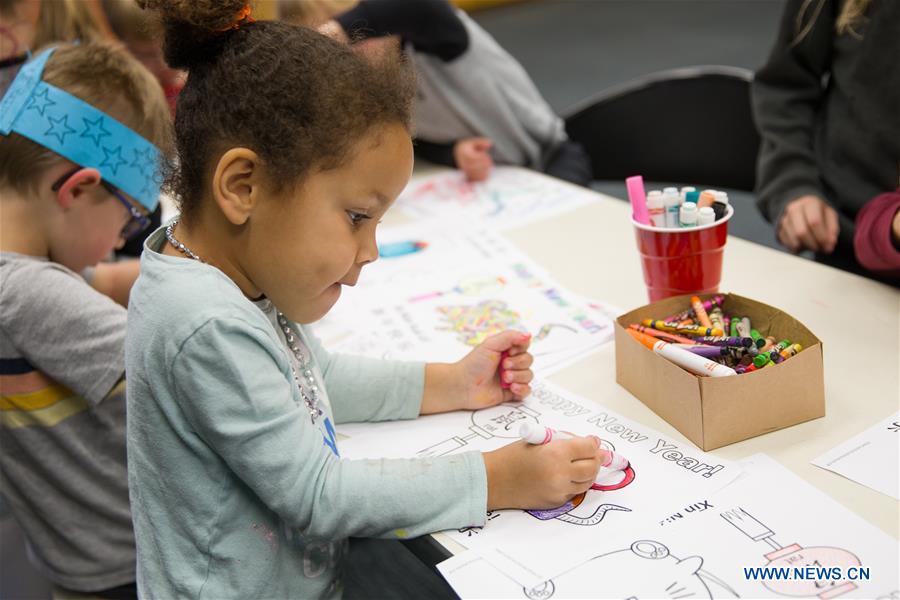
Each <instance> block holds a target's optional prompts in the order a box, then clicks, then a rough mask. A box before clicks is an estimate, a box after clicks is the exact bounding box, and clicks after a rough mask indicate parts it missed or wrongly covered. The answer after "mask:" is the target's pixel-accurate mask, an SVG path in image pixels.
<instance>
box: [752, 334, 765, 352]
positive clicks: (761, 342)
mask: <svg viewBox="0 0 900 600" xmlns="http://www.w3.org/2000/svg"><path fill="white" fill-rule="evenodd" d="M750 337H752V338H753V341H754V343H755V344H756V347H757V348H762V347H763V346H765V345H766V340H764V339H763V336H761V335H760V334H759V332H758V331H757V330H755V329H751V330H750Z"/></svg>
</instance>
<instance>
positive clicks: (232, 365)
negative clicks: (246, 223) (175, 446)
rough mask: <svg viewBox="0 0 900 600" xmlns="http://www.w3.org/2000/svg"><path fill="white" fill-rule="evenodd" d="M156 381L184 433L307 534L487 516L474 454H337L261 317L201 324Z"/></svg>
mask: <svg viewBox="0 0 900 600" xmlns="http://www.w3.org/2000/svg"><path fill="white" fill-rule="evenodd" d="M160 377H166V378H167V379H169V381H171V382H172V385H173V386H174V387H173V392H174V393H173V397H174V398H175V399H176V401H177V402H178V407H177V410H178V412H179V414H183V415H184V417H183V418H185V419H186V421H187V422H186V424H185V426H184V429H185V431H187V432H189V434H188V435H190V436H191V437H194V436H197V437H198V438H199V440H202V443H203V444H204V445H205V446H208V447H209V448H211V449H212V450H213V451H214V453H215V456H216V457H217V458H216V461H217V465H218V464H221V463H219V462H218V461H219V460H221V461H223V463H224V465H226V466H227V471H228V472H230V473H231V474H232V476H233V477H234V478H236V479H239V480H240V482H241V485H246V486H248V487H249V488H250V489H252V490H253V493H254V494H255V495H256V496H257V497H258V498H259V499H260V501H261V502H262V503H264V504H265V505H266V506H267V507H268V508H269V509H271V510H273V511H275V512H276V513H277V514H278V515H279V516H280V517H281V518H282V519H283V520H284V521H285V522H286V523H287V524H288V525H289V526H291V527H297V528H299V529H300V531H301V532H302V534H303V535H305V536H307V537H308V538H310V539H316V538H319V539H339V538H342V537H347V536H352V535H359V536H390V535H392V534H393V535H398V536H400V535H401V533H399V532H397V533H394V532H395V530H397V529H398V528H402V529H404V530H405V532H406V534H408V535H410V536H414V535H421V534H424V533H428V532H431V531H438V530H441V529H447V528H454V527H463V526H467V525H479V524H482V523H483V522H484V519H485V510H486V506H487V479H486V474H485V466H484V461H483V459H482V457H481V454H480V453H477V452H469V453H466V454H462V455H457V456H450V457H441V458H438V459H435V460H430V461H427V462H426V461H422V460H375V461H372V460H368V461H349V460H343V461H342V460H340V459H339V458H338V457H337V456H336V455H335V454H334V453H333V451H332V450H331V448H330V446H331V444H332V443H333V440H332V439H330V436H329V435H328V434H327V433H326V432H327V429H328V427H327V425H324V426H323V423H324V421H322V422H321V423H319V424H318V426H317V425H313V424H312V422H311V420H310V417H309V413H308V411H307V409H306V407H305V406H304V405H303V401H302V399H301V398H300V397H299V393H298V392H297V391H296V389H295V386H294V384H293V375H292V374H291V367H290V364H289V362H288V358H287V356H286V355H285V353H284V352H282V351H281V349H280V348H279V346H278V341H277V340H275V339H274V336H273V332H272V331H271V327H270V326H269V324H268V323H266V322H265V321H264V320H262V317H261V318H260V322H259V323H256V324H248V322H247V321H246V320H243V319H239V318H229V317H227V316H222V317H219V316H217V317H216V318H215V319H210V320H208V321H206V323H205V324H203V325H201V326H200V327H199V328H198V329H196V330H195V331H194V332H193V333H192V334H191V335H190V336H189V337H188V338H187V339H186V340H185V341H184V342H183V343H180V344H179V345H178V351H177V352H174V351H173V352H172V354H171V356H170V357H167V360H166V368H165V369H164V373H161V374H160ZM322 419H324V417H322ZM191 443H196V441H193V442H191ZM217 465H210V468H220V467H218V466H217ZM177 502H178V499H177V498H173V503H177Z"/></svg>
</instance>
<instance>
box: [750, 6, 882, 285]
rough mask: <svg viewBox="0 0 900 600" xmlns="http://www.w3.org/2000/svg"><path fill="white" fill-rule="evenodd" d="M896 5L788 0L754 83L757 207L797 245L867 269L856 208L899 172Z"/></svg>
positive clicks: (787, 244) (786, 242)
mask: <svg viewBox="0 0 900 600" xmlns="http://www.w3.org/2000/svg"><path fill="white" fill-rule="evenodd" d="M898 23H900V3H898V2H893V1H891V0H789V1H788V2H787V4H786V6H785V11H784V16H783V19H782V23H781V29H780V31H779V34H778V38H777V41H776V43H775V47H774V48H773V49H772V52H771V55H770V57H769V59H768V62H767V63H766V64H765V66H763V67H762V68H761V69H760V70H759V71H758V72H757V74H756V77H755V79H754V82H753V86H752V100H753V110H754V116H755V118H756V123H757V127H758V128H759V131H760V135H761V137H762V146H761V148H760V155H759V162H758V168H757V195H758V205H759V208H760V210H761V211H762V213H763V215H764V216H765V217H766V218H767V219H768V220H769V221H770V222H772V223H773V224H774V225H775V228H776V234H777V237H778V240H779V241H780V242H781V243H782V244H783V245H784V246H785V247H787V248H788V249H789V250H791V251H792V252H799V251H802V250H811V251H813V252H814V253H815V256H816V259H817V260H820V261H822V262H825V263H828V264H831V265H833V266H836V267H839V268H843V269H847V270H851V271H855V272H858V273H863V274H870V275H871V274H872V273H871V272H868V271H867V270H866V269H865V268H864V266H863V265H862V264H860V261H859V260H858V257H857V254H856V252H855V250H854V231H855V228H856V226H855V220H856V219H857V215H858V214H859V212H860V209H862V207H863V206H864V205H865V204H866V203H868V202H869V201H870V200H871V199H873V198H875V197H876V196H878V195H879V194H881V193H884V192H889V191H891V190H894V189H895V188H896V187H897V181H898V178H900V110H898V107H900V61H898V60H897V58H896V57H897V56H900V30H898Z"/></svg>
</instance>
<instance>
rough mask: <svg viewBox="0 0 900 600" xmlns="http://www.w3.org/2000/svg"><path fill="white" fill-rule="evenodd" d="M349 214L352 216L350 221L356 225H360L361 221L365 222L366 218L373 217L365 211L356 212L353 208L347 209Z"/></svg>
mask: <svg viewBox="0 0 900 600" xmlns="http://www.w3.org/2000/svg"><path fill="white" fill-rule="evenodd" d="M347 216H348V217H350V222H351V223H352V224H353V226H354V227H357V226H359V224H360V223H361V222H363V221H364V220H365V219H371V218H372V217H370V216H369V215H365V214H363V213H358V212H355V211H352V210H348V211H347Z"/></svg>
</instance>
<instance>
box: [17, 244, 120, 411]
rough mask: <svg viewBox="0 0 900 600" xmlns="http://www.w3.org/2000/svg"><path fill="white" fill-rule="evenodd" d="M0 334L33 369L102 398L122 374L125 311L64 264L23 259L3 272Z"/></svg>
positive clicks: (94, 401)
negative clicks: (16, 265) (0, 329)
mask: <svg viewBox="0 0 900 600" xmlns="http://www.w3.org/2000/svg"><path fill="white" fill-rule="evenodd" d="M0 306H2V307H3V310H2V317H0V327H2V330H3V331H2V334H3V335H4V336H5V337H6V338H7V339H8V340H9V341H10V342H11V343H12V345H13V346H14V347H15V349H16V350H17V352H19V353H21V356H22V357H23V358H24V359H26V360H27V361H28V363H29V364H30V366H31V367H33V368H34V369H36V370H38V371H40V372H41V373H43V374H44V375H46V376H47V377H50V378H51V379H52V380H53V381H54V382H55V383H58V384H61V385H63V386H65V387H66V388H68V389H69V390H71V391H72V392H74V393H75V394H78V395H79V396H81V397H83V398H84V399H85V400H87V401H88V402H89V403H90V404H92V405H96V404H99V403H100V402H103V401H104V399H105V398H106V397H107V396H108V394H109V392H110V390H112V389H113V387H114V386H116V384H117V383H118V382H119V381H120V380H121V379H122V376H123V374H124V373H125V328H126V320H125V319H126V311H125V309H124V308H122V307H121V306H119V305H118V304H116V303H115V302H113V301H112V300H110V299H109V298H108V297H107V296H104V295H102V294H98V293H97V291H96V290H93V289H91V287H90V286H89V285H87V283H85V281H84V279H82V278H81V277H79V276H78V275H76V274H74V273H72V272H71V271H69V270H68V269H66V268H65V267H62V266H60V265H56V264H53V263H48V262H46V261H42V262H38V261H22V264H21V265H20V266H18V267H11V268H9V269H8V270H4V272H3V284H2V285H0Z"/></svg>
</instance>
